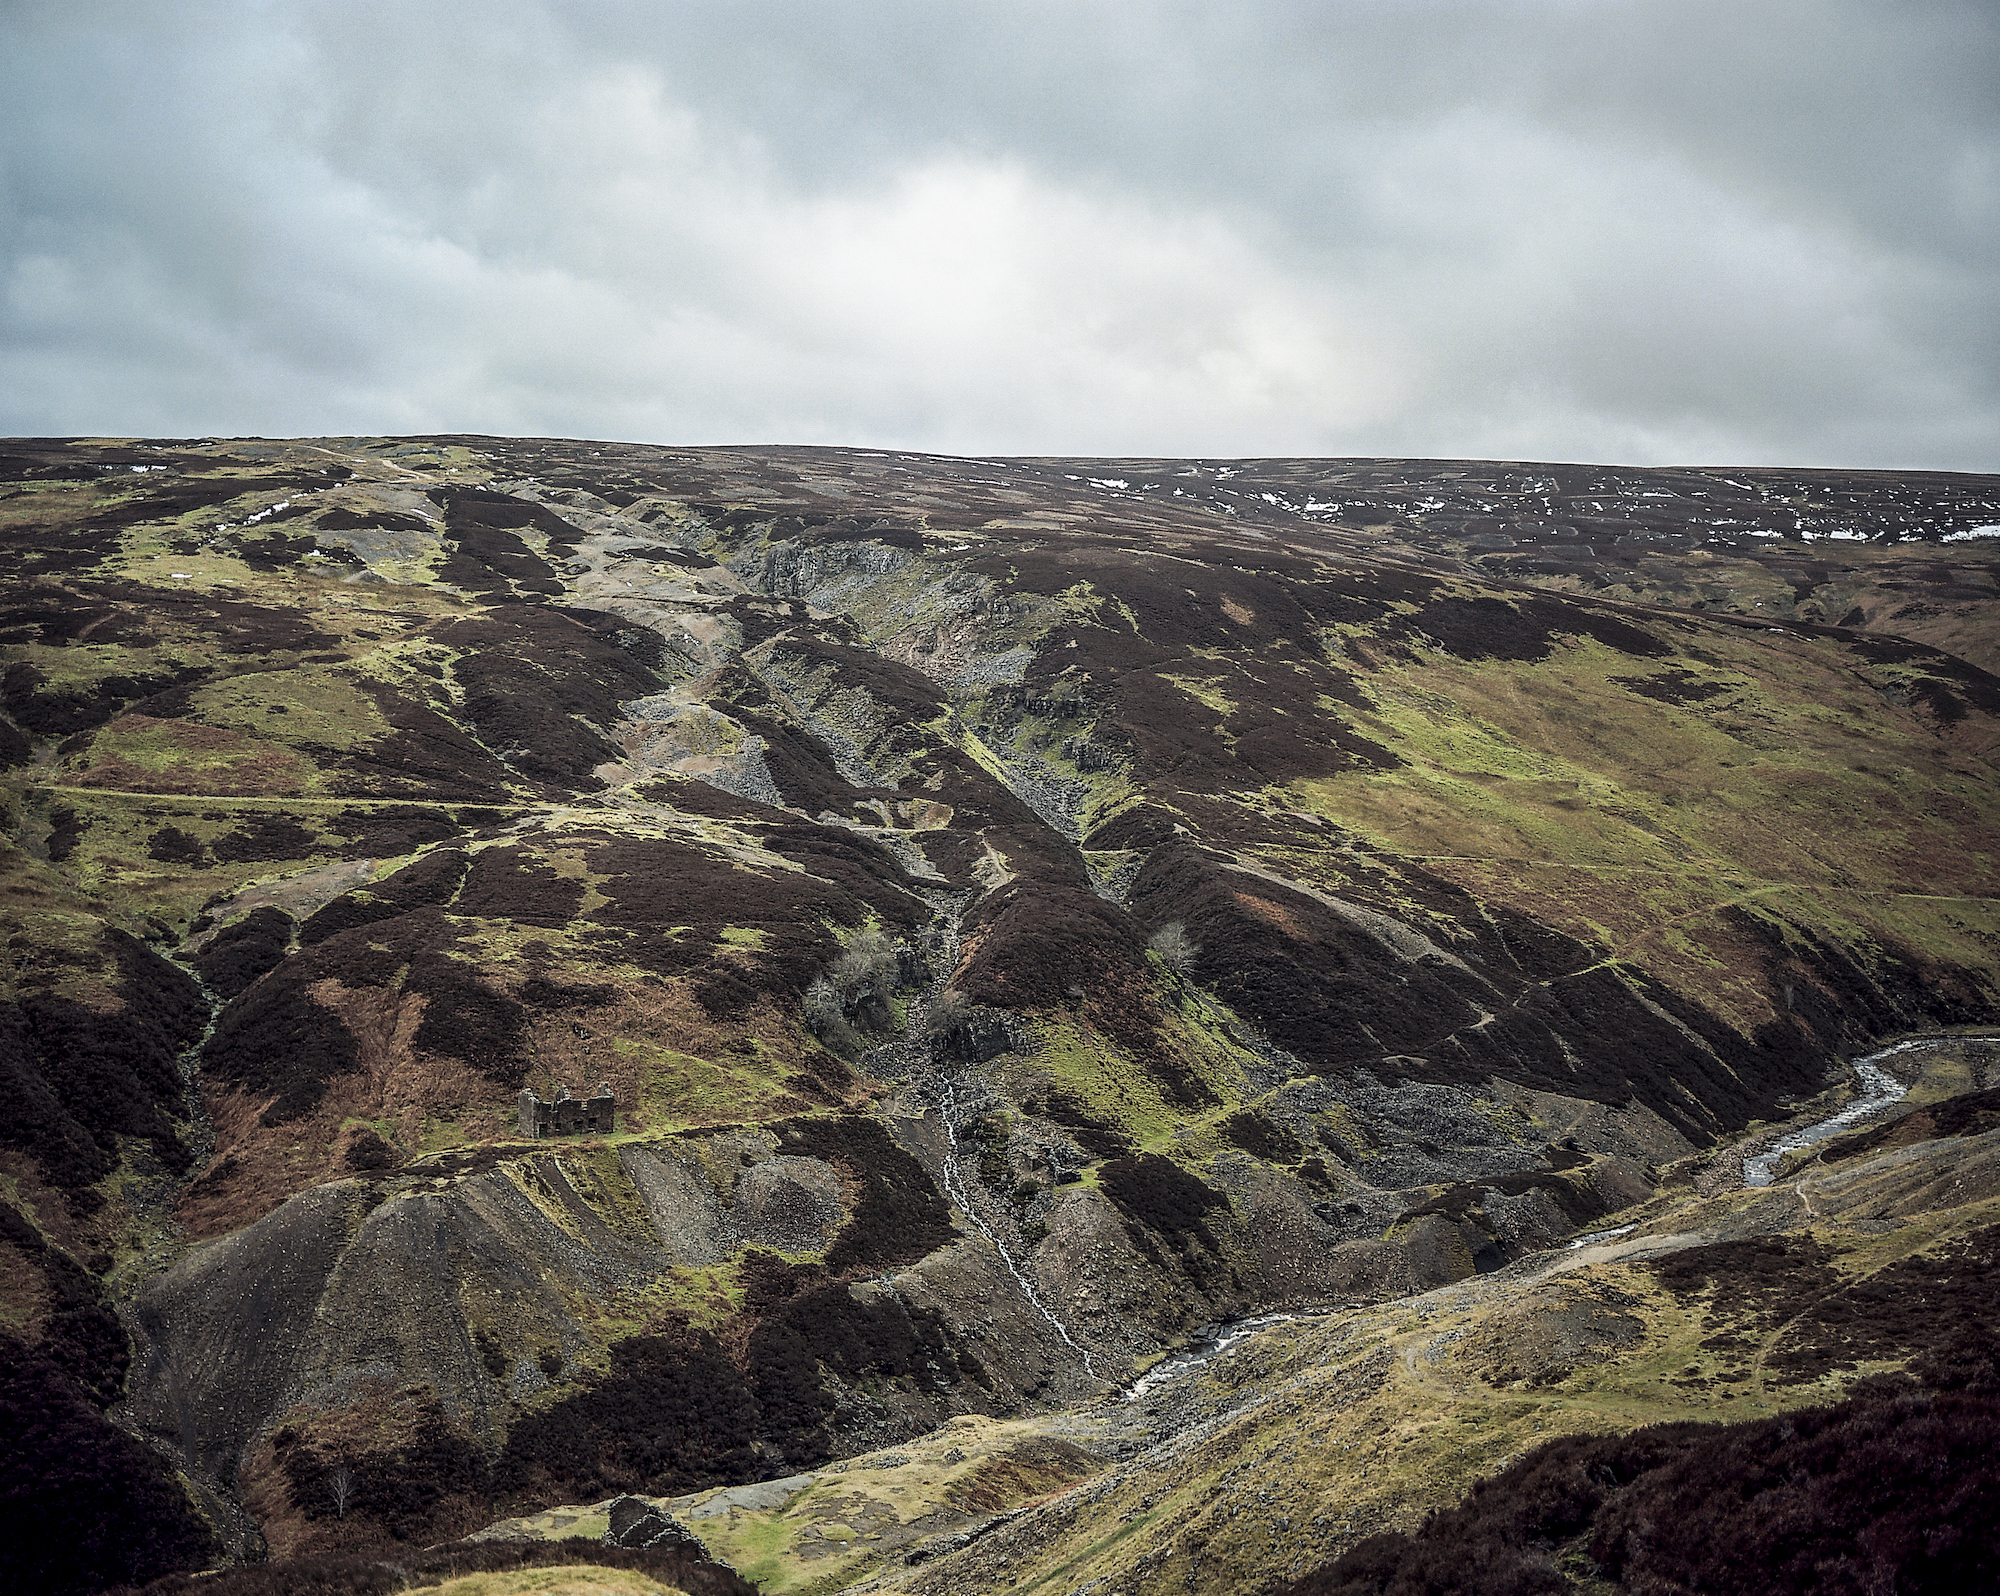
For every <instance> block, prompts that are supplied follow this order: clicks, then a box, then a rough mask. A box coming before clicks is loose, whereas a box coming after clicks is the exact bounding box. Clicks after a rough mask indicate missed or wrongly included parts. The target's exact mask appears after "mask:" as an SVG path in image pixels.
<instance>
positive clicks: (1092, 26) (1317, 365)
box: [0, 0, 2000, 468]
mask: <svg viewBox="0 0 2000 1596" xmlns="http://www.w3.org/2000/svg"><path fill="white" fill-rule="evenodd" d="M1621 9H1627V10H1629V11H1630V12H1631V13H1632V19H1636V20H1640V21H1643V20H1644V19H1645V18H1648V17H1650V18H1652V19H1653V20H1654V21H1655V22H1657V21H1658V20H1659V19H1660V18H1661V17H1662V16H1663V15H1668V14H1671V13H1672V12H1673V11H1674V10H1675V9H1676V8H1675V7H1673V6H1672V5H1667V4H1654V5H1639V6H1633V7H1630V8H1621ZM1678 9H1679V10H1681V11H1682V12H1685V13H1696V12H1700V13H1704V14H1706V13H1707V12H1708V11H1709V10H1710V9H1711V8H1708V7H1705V6H1694V5H1690V6H1683V7H1680V8H1678ZM1781 9H1782V8H1781ZM1919 9H1920V10H1921V9H1922V8H1919ZM1947 9H1948V8H1947ZM944 15H945V17H946V19H947V20H944V21H940V13H938V12H937V10H936V9H935V8H934V7H914V8H913V7H908V6H902V5H898V4H892V3H882V4H874V5H854V6H844V7H840V8H825V7H805V8H793V7H788V6H784V5H775V4H774V5H771V6H767V7H766V6H743V5H726V6H713V7H711V6H698V5H692V4H691V5H688V6H685V7H681V6H676V7H672V8H666V9H663V10H661V11H659V12H647V11H639V10H635V9H633V8H625V7H610V8H606V7H598V6H592V5H587V4H576V5H567V6H559V5H537V4H531V3H527V0H522V3H518V4H514V5H511V6H509V5H490V6H481V7H477V8H473V7H463V8H461V7H453V6H436V7H423V8H415V9H411V8H397V9H395V10H393V11H392V10H385V9H376V8H373V7H370V6H365V5H361V4H358V3H355V4H347V5H342V6H339V7H327V6H319V5H311V4H304V3H301V4H293V5H286V4H278V3H265V4H257V3H251V0H245V3H243V4H240V5H236V6H216V7H214V8H210V9H207V10H203V11H199V12H197V13H195V14H194V19H193V20H192V21H190V20H189V14H188V13H187V12H184V11H179V10H175V11H173V12H171V13H170V12H168V11H166V10H164V9H159V8H152V7H144V6H136V5H135V6H131V7H127V8H123V9H119V8H112V9H109V10H103V11H93V12H91V13H89V14H87V15H86V16H84V18H83V19H82V20H79V19H78V14H77V13H76V12H75V11H72V10H69V9H67V8H56V7H54V6H40V7H36V6H31V7H28V8H25V9H24V10H23V11H21V12H20V13H19V14H18V15H16V16H15V17H13V18H12V19H11V20H10V21H7V22H0V59H5V60H9V61H11V62H13V66H12V67H11V68H9V67H0V73H6V74H7V76H6V78H5V79H0V92H5V93H7V94H8V95H9V98H10V103H11V104H13V105H15V106H16V107H18V110H17V111H16V113H14V115H13V116H12V117H11V118H10V120H9V123H8V127H7V131H6V132H5V133H4V134H0V161H4V163H5V164H4V168H0V430H7V431H15V432H64V431H81V432H122V431H139V432H149V433H159V432H171V433H182V434H184V433H191V432H199V431H220V432H259V433H265V434H276V433H284V432H347V431H359V432H390V431H420V430H439V431H494V432H546V433H563V434H570V435H581V436H607V437H625V438H644V439H651V440H656V441H661V442H729V441H735V442H747V441H756V442H816V443H854V444H873V445H886V446H893V447H909V448H930V449H942V450H955V451H964V452H971V453H999V452H1023V453H1026V452H1035V453H1077V454H1085V453H1102V454H1116V453H1161V454H1166V453H1182V454H1208V455H1217V454H1230V453H1369V452H1382V453H1423V454H1457V455H1476V454H1503V455H1512V456H1523V455H1526V456H1535V457H1540V458H1600V459H1602V458H1613V459H1627V460H1648V459H1655V460H1657V459H1702V458H1706V459H1727V460H1732V461H1738V462H1744V463H1749V462H1754V461H1759V460H1768V461H1786V462H1790V463H1798V464H1806V463H1821V464H1849V465H1861V464H1890V465H1899V464H1900V465H1961V466H1973V467H1989V468H1990V467H1991V466H1992V465H1993V463H1994V457H1995V455H1996V453H2000V449H1996V444H2000V402H1996V397H1995V392H1994V389H1995V382H1994V376H1995V373H1994V370H1993V359H1992V353H1991V351H1992V349H1993V348H1994V347H1995V345H1996V343H2000V338H1996V337H1995V336H1993V335H1994V334H1996V333H2000V325H1996V323H2000V287H1996V276H2000V271H1996V267H1995V263H1994V261H1993V259H1992V258H1991V254H1990V253H1985V254H1982V251H1981V241H1982V240H1985V239H1988V238H1990V237H1991V234H1992V229H1993V224H1994V218H1993V212H1992V208H1991V206H1990V205H1987V206H1986V207H1985V209H1983V210H1982V209H1981V205H1982V197H1981V195H1980V194H1979V193H1978V192H1977V191H1978V187H1979V185H1978V183H1977V181H1976V178H1977V175H1978V174H1979V173H1980V172H1985V171H1990V170H1991V169H1992V167H1993V151H1994V149H1995V147H1996V146H1995V141H1994V137H1993V131H1994V130H1993V118H1992V115H1991V112H1990V108H1988V109H1987V110H1986V111H1984V112H1980V111H1979V110H1978V107H1977V104H1976V102H1977V98H1978V97H1977V96H1976V95H1971V96H1966V95H1960V96H1958V97H1956V98H1954V95H1953V94H1952V93H1951V92H1940V91H1939V90H1938V89H1937V84H1936V74H1937V73H1938V72H1939V71H1940V70H1942V69H1941V68H1940V67H1939V66H1938V59H1939V54H1938V44H1937V35H1938V28H1939V23H1938V16H1937V14H1935V13H1930V12H1926V13H1925V15H1923V16H1922V17H1921V18H1919V19H1918V20H1919V21H1921V22H1922V24H1923V26H1922V27H1920V28H1919V27H1916V26H1915V25H1914V24H1913V25H1912V30H1911V33H1912V37H1913V38H1914V39H1915V42H1914V43H1913V44H1911V45H1910V46H1909V48H1908V50H1907V51H1906V52H1905V54H1904V56H1903V57H1897V56H1896V54H1895V51H1894V49H1893V48H1891V46H1893V45H1894V44H1895V42H1896V38H1895V36H1894V30H1893V29H1891V30H1888V34H1889V35H1890V37H1889V42H1888V43H1887V44H1884V43H1883V42H1882V39H1881V38H1880V37H1877V38H1875V39H1873V40H1872V47H1873V48H1874V51H1875V55H1876V57H1877V60H1878V66H1879V70H1880V71H1881V72H1882V73H1883V74H1885V75H1888V76H1894V75H1896V74H1897V73H1908V74H1914V73H1916V72H1918V71H1923V72H1926V73H1929V74H1931V77H1930V79H1927V80H1926V81H1927V84H1928V93H1929V98H1928V99H1927V100H1926V101H1925V105H1926V109H1925V112H1924V114H1923V116H1921V117H1918V118H1915V119H1913V128H1914V131H1913V132H1912V133H1911V134H1910V143H1909V147H1908V149H1907V150H1906V151H1905V152H1904V155H1905V157H1906V158H1905V159H1903V160H1902V161H1901V162H1900V163H1899V161H1898V160H1897V159H1896V158H1895V157H1894V152H1883V151H1877V152H1876V156H1875V158H1874V164H1873V167H1871V169H1870V170H1869V171H1868V172H1866V173H1863V174H1862V176H1861V177H1860V178H1857V179H1856V192H1855V193H1854V194H1853V195H1852V196H1851V197H1844V191H1843V189H1842V187H1841V178H1840V174H1839V170H1838V168H1839V167H1840V164H1841V162H1840V160H1835V161H1832V162H1831V163H1829V164H1828V165H1815V164H1814V163H1813V162H1812V161H1811V160H1810V159H1809V158H1808V155H1807V154H1806V153H1802V150H1803V148H1804V143H1803V142H1802V141H1801V140H1800V139H1799V138H1797V137H1795V136H1792V135H1791V134H1790V133H1789V132H1787V131H1786V129H1787V126H1788V125H1787V124H1786V123H1785V121H1784V119H1783V118H1782V117H1779V116H1776V115H1774V113H1773V112H1772V110H1771V108H1770V106H1769V105H1766V104H1764V103H1763V102H1761V101H1756V102H1751V101H1742V103H1743V106H1744V109H1743V116H1742V126H1741V130H1740V132H1741V137H1740V138H1735V139H1732V138H1731V137H1730V136H1729V130H1728V128H1727V126H1726V125H1723V126H1718V124H1719V123H1721V124H1726V123H1727V121H1728V117H1729V115H1730V110H1729V107H1730V106H1731V104H1732V103H1736V102H1737V101H1741V100H1742V97H1743V96H1744V95H1745V94H1746V93H1748V91H1749V88H1750V86H1751V85H1752V84H1753V83H1754V74H1753V73H1750V70H1749V69H1750V67H1754V66H1755V65H1757V63H1758V62H1759V61H1760V60H1762V61H1769V60H1776V59H1779V58H1781V57H1783V56H1784V55H1785V54H1786V52H1791V53H1792V54H1800V53H1803V54H1805V55H1807V56H1809V57H1811V58H1812V60H1813V61H1814V62H1815V63H1816V64H1818V65H1819V66H1820V67H1822V68H1823V69H1824V70H1826V71H1828V72H1832V73H1834V75H1835V77H1836V78H1838V77H1839V74H1841V73H1846V74H1848V75H1849V76H1850V77H1851V76H1853V75H1854V74H1856V73H1860V72H1862V71H1863V70H1864V66H1865V63H1862V64H1857V63H1856V60H1855V59H1854V54H1855V52H1854V50H1853V49H1851V48H1847V47H1843V49H1842V50H1840V51H1836V52H1834V54H1833V55H1831V56H1826V55H1825V52H1821V53H1820V54H1819V55H1815V54H1814V50H1815V49H1816V48H1817V47H1816V46H1812V45H1811V41H1802V40H1800V39H1796V38H1794V37H1792V36H1791V35H1790V34H1788V33H1787V32H1786V27H1788V26H1790V24H1791V22H1792V20H1793V18H1792V17H1791V16H1790V15H1789V14H1788V15H1785V16H1782V17H1781V18H1780V22H1781V23H1782V24H1783V25H1782V26H1774V27H1773V28H1771V29H1769V30H1767V31H1765V32H1764V33H1762V34H1760V33H1758V31H1757V29H1756V28H1755V27H1754V26H1751V25H1749V24H1745V23H1743V22H1741V20H1740V19H1739V20H1738V21H1737V22H1736V23H1735V24H1733V28H1734V31H1733V32H1732V34H1731V36H1730V38H1729V40H1728V43H1727V49H1726V50H1723V49H1721V48H1718V49H1717V51H1716V53H1715V54H1714V55H1713V56H1712V57H1708V58H1704V57H1703V56H1702V55H1701V53H1700V52H1699V51H1698V50H1695V49H1693V48H1691V47H1689V46H1687V45H1686V44H1685V43H1684V41H1680V40H1679V38H1678V36H1677V35H1672V34H1670V33H1666V32H1662V31H1660V30H1659V29H1657V28H1656V29H1654V30H1653V31H1652V32H1651V33H1648V31H1647V30H1646V29H1645V28H1639V27H1635V28H1634V29H1632V30H1628V32H1625V33H1615V32H1613V33H1607V32H1606V31H1605V29H1604V27H1603V25H1602V23H1601V19H1600V18H1599V14H1598V13H1595V12H1592V11H1590V10H1589V8H1584V11H1583V12H1582V13H1580V14H1578V13H1574V11H1573V8H1570V7H1567V6H1564V5H1560V4H1553V3H1551V4H1542V5H1525V4H1524V5H1472V4H1468V5H1463V6H1457V7H1451V6H1435V7H1408V6H1405V7H1384V6H1375V5H1357V6H1353V7H1350V8H1347V9H1345V10H1336V11H1331V12H1329V11H1326V10H1325V9H1324V8H1319V7H1296V8H1295V7H1288V6H1284V5H1267V6H1264V7H1261V8H1253V7H1250V6H1247V5H1246V7H1244V8H1243V9H1242V10H1241V11H1240V12H1238V11H1232V13H1231V17H1232V18H1234V19H1237V20H1238V22H1239V24H1240V25H1238V26H1236V27H1234V28H1233V29H1232V28H1228V27H1224V26H1223V25H1222V24H1221V23H1220V22H1218V20H1217V14H1216V13H1212V12H1208V11H1207V10H1206V9H1205V8H1204V9H1199V10H1188V9H1182V10H1176V9H1175V8H1170V7H1165V6H1159V7H1154V6H1136V5H1135V6H1131V7H1106V8H1095V9H1087V10H1085V11H1083V12H1078V11H1076V9H1075V8H1069V7H1044V6H1037V5H1021V6H1016V7H1012V8H1008V7H1002V8H999V9H997V10H996V9H994V8H990V7H986V8H982V7H978V6H967V7H965V8H963V9H961V10H955V11H953V12H951V13H946V14H944ZM1967 15H1968V16H1973V19H1974V20H1973V22H1968V23H1964V24H1962V25H1961V26H1960V28H1959V34H1958V38H1959V43H1960V45H1961V49H1960V54H1961V55H1967V54H1969V55H1971V56H1974V57H1977V56H1978V53H1979V50H1980V49H1982V48H1984V49H1987V50H1988V53H1989V54H1990V46H1991V31H1992V30H1991V29H1990V28H1989V29H1984V30H1983V31H1982V29H1981V28H1980V27H1978V26H1975V25H1974V23H1976V21H1977V19H1976V16H1974V14H1972V13H1967ZM1579 18H1581V20H1579ZM951 19H957V20H956V21H953V20H951ZM1632 19H1628V20H1632ZM1944 20H1945V21H1950V20H1951V19H1950V18H1949V17H1947V18H1945V19H1944ZM1121 22H1122V24H1123V25H1122V26H1121V25H1120V24H1121ZM646 24H650V25H646ZM1010 24H1011V25H1010ZM913 28H916V29H925V30H928V31H927V32H923V33H922V38H921V41H920V43H921V46H922V47H921V48H918V47H916V46H913V45H912V44H911V38H912V35H911V33H910V31H909V30H911V29H913ZM1947 31H1949V30H1947ZM1875 32H1876V34H1877V35H1881V34H1882V33H1883V29H1882V28H1881V27H1880V26H1877V27H1876V29H1875ZM10 35H11V36H10ZM1634 38H1637V39H1638V41H1639V42H1638V43H1637V44H1635V43H1633V39H1634ZM1579 41H1580V42H1579ZM1058 42H1059V43H1060V46H1061V48H1060V49H1057V48H1056V45H1057V43H1058ZM1822 57H1824V58H1822ZM1746 61H1747V62H1748V63H1749V65H1748V66H1746ZM1704 67H1712V68H1713V71H1712V73H1709V74H1708V75H1706V76H1703V77H1701V78H1700V79H1699V80H1698V81H1699V87H1700V93H1699V94H1692V95H1689V96H1683V97H1680V98H1677V97H1676V95H1675V94H1674V92H1673V91H1672V85H1671V82H1663V81H1662V80H1663V78H1665V77H1666V76H1667V75H1669V74H1671V73H1673V72H1676V71H1679V72H1683V73H1685V72H1687V71H1688V70H1690V69H1691V68H1704ZM1648 68H1650V69H1651V70H1650V71H1648V70H1647V69H1648ZM1746 74H1748V75H1746ZM1792 76H1793V77H1801V76H1802V74H1801V73H1793V74H1792ZM1975 81H1976V78H1975ZM1621 85H1622V88H1621V87H1620V86H1621ZM1836 86H1838V85H1836ZM1919 86H1920V85H1918V84H1917V83H1916V82H1915V80H1914V78H1913V79H1912V81H1911V84H1910V87H1911V89H1912V90H1913V91H1914V90H1915V89H1916V88H1918V87H1919ZM1948 90H1949V85H1947V91H1948ZM1804 92H1806V91H1805V90H1804V89H1800V88H1797V87H1796V85H1795V86H1794V87H1793V88H1786V87H1785V86H1784V85H1783V84H1780V85H1778V87H1777V88H1775V89H1773V90H1772V91H1771V95H1772V96H1773V97H1776V98H1778V99H1781V100H1782V99H1783V97H1784V95H1785V94H1787V93H1793V94H1797V93H1804ZM1621 94H1622V95H1623V98H1622V99H1621V98H1620V95H1621ZM1683 101H1685V103H1683ZM1961 101H1963V102H1964V103H1960V102H1961ZM1881 103H1882V105H1883V106H1884V107H1886V106H1888V105H1891V104H1893V103H1894V102H1893V96H1886V97H1882V98H1881ZM1621 106H1627V107H1629V110H1628V111H1625V112H1621V110H1620V107H1621ZM1827 114H1828V133H1827V136H1828V142H1829V144H1830V145H1831V146H1834V147H1836V148H1837V152H1838V153H1839V155H1840V157H1841V159H1842V160H1851V159H1852V152H1853V150H1854V149H1855V148H1856V147H1857V139H1858V135H1857V133H1856V129H1855V127H1854V126H1852V125H1850V124H1849V123H1847V122H1843V121H1841V120H1840V119H1839V117H1838V116H1837V115H1836V114H1835V113H1834V112H1833V111H1832V110H1829V111H1828V113H1827ZM1882 114H1883V115H1884V116H1886V111H1884V112H1883V113H1882ZM1870 125H1871V126H1872V125H1873V124H1870ZM1884 126H1885V127H1886V126H1887V124H1886V123H1885V124H1884ZM1863 131H1864V132H1865V131H1867V129H1866V128H1864V129H1863ZM1892 135H1893V128H1889V129H1888V132H1887V133H1885V135H1884V136H1885V137H1886V136H1892ZM1947 155H1948V157H1949V158H1948V159H1946V156H1947ZM1913 163H1917V164H1921V165H1923V167H1924V175H1923V177H1922V182H1923V183H1927V184H1929V185H1931V188H1932V189H1933V190H1934V194H1935V202H1934V203H1933V204H1932V206H1931V210H1932V211H1934V212H1935V226H1932V227H1927V228H1926V227H1913V226H1911V225H1910V223H1909V221H1908V203H1907V199H1906V198H1904V199H1897V198H1896V197H1895V196H1894V195H1892V194H1890V192H1889V190H1890V189H1892V188H1895V187H1897V184H1898V181H1899V180H1898V179H1897V178H1896V175H1895V174H1897V173H1898V172H1902V171H1906V170H1907V169H1908V168H1909V167H1910V166H1911V165H1912V164H1913ZM1875 168H1879V170H1876V169H1875ZM1932 168H1935V170H1932ZM1884 174H1887V175H1886V176H1885V175H1884ZM1968 174H1971V175H1970V176H1968ZM1900 181H1901V184H1902V186H1903V187H1908V186H1909V182H1910V181H1911V180H1909V179H1902V180H1900ZM1850 198H1851V202H1849V199H1850ZM1885 218H1887V220H1886V221H1885V220H1884V219H1885Z"/></svg>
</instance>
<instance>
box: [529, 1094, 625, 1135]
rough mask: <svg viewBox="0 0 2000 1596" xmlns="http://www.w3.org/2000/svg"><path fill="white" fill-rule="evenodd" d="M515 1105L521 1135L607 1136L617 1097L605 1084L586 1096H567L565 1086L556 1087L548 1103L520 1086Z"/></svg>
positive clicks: (616, 1105) (609, 1131)
mask: <svg viewBox="0 0 2000 1596" xmlns="http://www.w3.org/2000/svg"><path fill="white" fill-rule="evenodd" d="M518 1102H519V1103H520V1108H521V1115H520V1125H521V1134H522V1135H523V1136H608V1135H609V1134H610V1133H611V1127H612V1123H613V1121H612V1115H613V1113H614V1112H615V1111H616V1109H617V1107H618V1099H617V1097H616V1096H615V1095H614V1094H613V1093H612V1090H611V1088H610V1087H609V1086H605V1085H599V1087H598V1088H597V1090H596V1091H595V1092H594V1093H592V1094H591V1095H590V1096H589V1097H571V1096H570V1095H569V1088H568V1087H567V1086H558V1087H557V1088H556V1095H555V1100H554V1101H553V1102H549V1103H545V1102H543V1101H542V1100H541V1098H539V1097H537V1096H536V1095H535V1092H534V1089H533V1088H532V1087H527V1086H524V1087H522V1088H521V1095H520V1097H519V1099H518Z"/></svg>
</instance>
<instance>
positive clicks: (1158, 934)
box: [1146, 920, 1201, 979]
mask: <svg viewBox="0 0 2000 1596" xmlns="http://www.w3.org/2000/svg"><path fill="white" fill-rule="evenodd" d="M1146 946H1147V947H1149V948H1151V949H1152V950H1153V951H1154V952H1155V953H1157V954H1158V955H1159V956H1160V962H1161V963H1162V964H1164V965H1165V966H1166V967H1167V968H1168V969H1169V970H1171V971H1173V973H1174V974H1175V975H1178V976H1180V977H1182V978H1183V979H1185V978H1187V977H1188V976H1191V975H1193V974H1194V967H1195V963H1196V961H1198V960H1199V959H1200V958H1201V944H1200V943H1199V942H1197V941H1195V939H1194V938H1193V937H1191V936H1189V935H1188V933H1187V927H1186V926H1185V925H1183V924H1182V923H1181V922H1180V921H1178V920H1170V921H1169V922H1168V923H1167V924H1165V925H1163V926H1161V927H1160V929H1159V930H1157V931H1155V932H1154V933H1153V934H1152V936H1150V937H1149V938H1147V940H1146Z"/></svg>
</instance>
